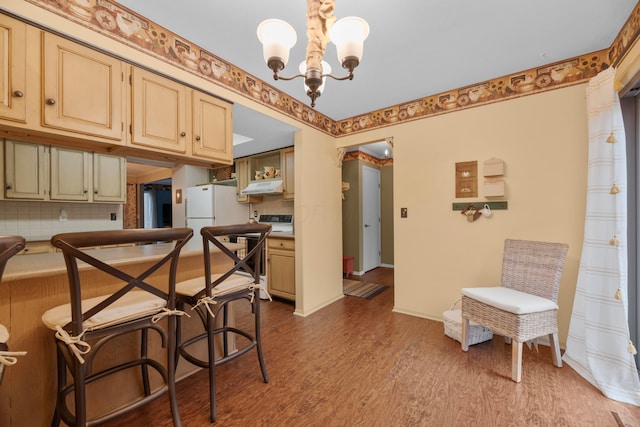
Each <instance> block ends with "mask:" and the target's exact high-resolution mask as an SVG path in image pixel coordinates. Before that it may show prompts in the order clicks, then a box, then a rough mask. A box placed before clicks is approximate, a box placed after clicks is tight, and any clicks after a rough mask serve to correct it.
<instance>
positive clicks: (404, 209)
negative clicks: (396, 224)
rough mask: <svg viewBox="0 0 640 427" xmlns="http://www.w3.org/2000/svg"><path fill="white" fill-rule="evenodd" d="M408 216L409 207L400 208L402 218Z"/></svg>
mask: <svg viewBox="0 0 640 427" xmlns="http://www.w3.org/2000/svg"><path fill="white" fill-rule="evenodd" d="M406 217H407V208H400V218H406Z"/></svg>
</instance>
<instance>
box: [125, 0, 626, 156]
mask: <svg viewBox="0 0 640 427" xmlns="http://www.w3.org/2000/svg"><path fill="white" fill-rule="evenodd" d="M119 3H121V4H122V5H124V6H126V7H128V8H130V9H132V10H134V11H135V12H138V13H140V14H141V15H143V16H145V17H146V18H148V19H150V20H152V21H154V22H156V23H158V24H159V25H161V26H163V27H166V28H167V29H169V30H170V31H172V32H174V33H176V34H178V35H180V36H182V37H184V38H185V39H187V40H189V41H191V42H193V43H195V44H196V45H199V46H201V47H203V48H204V49H206V50H208V51H210V52H212V53H214V54H216V55H217V56H219V57H221V58H223V59H224V60H226V61H229V62H231V63H232V64H234V65H236V66H238V67H240V68H242V69H243V70H245V71H247V72H249V73H250V74H253V75H255V76H256V77H258V78H260V79H262V80H264V81H266V82H269V83H271V84H273V86H275V87H277V88H279V89H280V90H282V91H284V92H286V93H288V94H289V95H291V96H292V97H294V98H296V99H298V100H301V101H303V102H305V103H308V98H307V96H306V94H305V91H304V89H303V84H302V81H301V80H300V79H296V80H293V81H289V82H287V81H282V80H280V81H277V82H276V81H273V78H272V73H271V71H270V70H269V69H268V68H267V66H266V65H265V63H264V60H263V57H262V45H261V44H260V42H259V41H258V39H257V37H256V28H257V26H258V24H259V23H260V22H261V21H262V20H264V19H267V18H280V19H284V20H285V21H287V22H289V23H290V24H291V25H292V26H293V27H294V28H295V30H296V32H297V34H298V42H297V44H296V45H295V46H294V47H293V49H292V50H291V55H290V61H289V64H288V65H287V67H286V68H285V70H284V71H283V72H282V74H283V75H293V74H297V72H298V70H297V67H298V64H299V63H300V62H301V61H302V60H303V59H304V55H305V49H306V23H305V14H306V2H305V1H303V0H297V1H293V0H270V1H252V0H234V1H221V0H218V1H215V0H189V1H181V2H177V1H175V0H154V1H152V2H151V1H139V0H119ZM636 3H637V0H615V1H612V0H561V1H558V0H539V1H537V2H535V3H531V2H523V1H516V2H514V1H512V0H483V1H477V0H475V1H472V0H403V1H401V2H389V1H387V2H383V1H379V2H373V1H371V0H337V1H336V8H335V12H334V14H335V16H336V17H337V18H338V19H339V18H341V17H345V16H360V17H362V18H364V19H365V20H366V21H367V22H368V23H369V25H370V34H369V38H368V39H367V40H366V41H365V45H364V55H363V58H362V61H361V63H360V66H359V67H358V68H356V70H355V77H354V79H353V80H352V81H333V80H328V81H327V86H326V88H325V92H324V94H323V95H322V96H321V97H320V98H319V99H318V100H317V101H316V107H315V108H316V110H317V111H319V112H321V113H323V114H325V115H327V116H328V117H330V118H332V119H334V120H341V119H345V118H349V117H353V116H356V115H359V114H364V113H368V112H371V111H374V110H377V109H381V108H384V107H388V106H390V105H396V104H400V103H403V102H406V101H411V100H414V99H418V98H423V97H427V96H430V95H434V94H437V93H441V92H445V91H448V90H452V89H456V88H460V87H464V86H468V85H472V84H475V83H479V82H483V81H485V80H489V79H492V78H496V77H501V76H504V75H507V74H511V73H516V72H518V71H523V70H527V69H530V68H534V67H538V66H543V65H547V64H550V63H553V62H556V61H560V60H564V59H567V58H572V57H575V56H578V55H583V54H586V53H590V52H594V51H598V50H601V49H605V48H608V47H610V46H611V43H612V42H613V40H614V38H615V37H616V35H617V34H618V32H619V31H620V29H621V28H622V26H623V24H624V23H625V21H626V20H627V18H628V17H629V15H630V14H631V12H632V10H633V8H634V6H635V5H636ZM400 5H401V6H400ZM325 60H326V61H327V62H329V63H330V65H331V67H332V69H333V72H334V74H342V72H341V71H342V70H341V67H340V65H339V63H338V60H337V58H336V53H335V47H334V45H333V44H331V43H329V44H328V45H327V53H326V55H325ZM294 130H295V129H294V128H293V127H291V126H288V125H285V124H283V123H281V122H279V121H277V120H274V119H270V118H268V117H267V118H265V116H264V115H261V114H257V113H255V112H252V111H250V110H248V109H246V108H244V107H242V106H237V105H236V106H234V133H237V134H240V135H244V136H248V137H250V138H253V139H254V142H253V143H249V144H248V145H247V146H245V147H252V148H244V149H241V148H240V147H241V146H237V148H236V151H239V152H242V153H245V152H246V153H248V154H252V152H251V151H256V150H258V151H265V150H261V149H260V148H259V147H262V143H263V142H262V140H269V139H271V140H278V141H279V144H280V146H286V145H292V144H293V131H294ZM283 135H286V136H287V137H288V138H290V139H289V140H288V141H287V144H284V145H283V144H282V142H280V141H281V140H282V139H283ZM270 143H273V141H271V142H270ZM267 145H269V143H267ZM276 145H277V144H276ZM275 148H278V147H275ZM242 155H246V154H242ZM236 157H240V155H239V154H236Z"/></svg>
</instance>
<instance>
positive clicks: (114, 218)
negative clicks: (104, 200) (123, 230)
mask: <svg viewBox="0 0 640 427" xmlns="http://www.w3.org/2000/svg"><path fill="white" fill-rule="evenodd" d="M116 219H117V216H116V213H115V212H111V221H115V220H116Z"/></svg>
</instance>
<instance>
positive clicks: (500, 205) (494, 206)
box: [451, 201, 508, 211]
mask: <svg viewBox="0 0 640 427" xmlns="http://www.w3.org/2000/svg"><path fill="white" fill-rule="evenodd" d="M469 204H471V205H473V207H472V208H471V209H476V210H477V209H482V208H483V207H484V205H489V208H490V209H491V210H492V211H493V210H496V211H500V210H507V209H508V202H482V201H480V202H465V203H453V204H452V207H451V209H453V210H454V211H462V210H465V209H466V208H467V206H469Z"/></svg>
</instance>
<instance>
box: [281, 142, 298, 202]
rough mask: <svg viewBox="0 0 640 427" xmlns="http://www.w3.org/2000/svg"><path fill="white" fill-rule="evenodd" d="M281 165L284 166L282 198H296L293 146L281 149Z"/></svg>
mask: <svg viewBox="0 0 640 427" xmlns="http://www.w3.org/2000/svg"><path fill="white" fill-rule="evenodd" d="M280 165H281V166H280V167H281V168H282V179H283V183H282V190H283V193H282V198H283V199H284V200H293V199H295V193H296V190H295V169H294V166H295V162H294V150H293V147H289V148H284V149H282V150H281V151H280Z"/></svg>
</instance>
